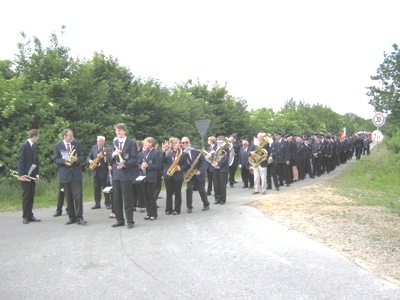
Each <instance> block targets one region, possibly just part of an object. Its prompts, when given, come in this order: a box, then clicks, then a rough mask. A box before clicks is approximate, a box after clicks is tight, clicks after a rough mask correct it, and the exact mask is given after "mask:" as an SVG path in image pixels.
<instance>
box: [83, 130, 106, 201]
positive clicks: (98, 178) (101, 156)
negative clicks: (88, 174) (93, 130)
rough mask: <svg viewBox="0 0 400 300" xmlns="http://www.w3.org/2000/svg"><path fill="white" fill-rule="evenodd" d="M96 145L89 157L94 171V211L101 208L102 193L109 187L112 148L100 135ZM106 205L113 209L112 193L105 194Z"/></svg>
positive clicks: (88, 159) (90, 165) (91, 168)
mask: <svg viewBox="0 0 400 300" xmlns="http://www.w3.org/2000/svg"><path fill="white" fill-rule="evenodd" d="M96 142H97V143H96V145H94V146H93V147H92V149H91V150H90V152H89V155H88V157H87V161H88V163H89V169H90V170H93V190H94V201H95V205H94V206H93V207H92V209H98V208H100V207H101V192H102V190H103V189H104V188H106V187H107V178H108V176H109V170H108V165H109V163H108V160H109V159H108V156H109V153H110V146H109V145H106V144H105V137H104V136H101V135H99V136H98V137H97V140H96ZM104 198H105V200H104V204H105V206H106V208H107V209H111V200H110V193H104Z"/></svg>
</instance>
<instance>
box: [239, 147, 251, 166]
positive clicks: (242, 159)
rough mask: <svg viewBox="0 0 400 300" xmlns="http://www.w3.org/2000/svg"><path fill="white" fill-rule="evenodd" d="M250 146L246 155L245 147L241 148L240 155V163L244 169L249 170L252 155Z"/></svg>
mask: <svg viewBox="0 0 400 300" xmlns="http://www.w3.org/2000/svg"><path fill="white" fill-rule="evenodd" d="M250 147H251V146H250V145H249V146H248V147H247V150H246V153H245V152H244V148H243V146H242V147H240V153H239V163H240V164H241V165H242V169H243V168H245V169H247V170H248V169H249V167H250V164H249V155H250Z"/></svg>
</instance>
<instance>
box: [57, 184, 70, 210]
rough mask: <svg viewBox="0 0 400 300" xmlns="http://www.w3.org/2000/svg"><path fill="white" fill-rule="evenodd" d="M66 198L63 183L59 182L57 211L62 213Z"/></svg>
mask: <svg viewBox="0 0 400 300" xmlns="http://www.w3.org/2000/svg"><path fill="white" fill-rule="evenodd" d="M64 198H65V193H64V188H63V185H62V184H61V183H60V184H58V197H57V212H59V213H62V208H63V206H64ZM67 209H68V207H67Z"/></svg>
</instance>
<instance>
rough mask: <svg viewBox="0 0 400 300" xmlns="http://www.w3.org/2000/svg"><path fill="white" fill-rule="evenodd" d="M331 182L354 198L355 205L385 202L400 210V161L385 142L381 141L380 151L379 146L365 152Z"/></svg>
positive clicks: (386, 205)
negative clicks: (387, 147) (366, 153)
mask: <svg viewBox="0 0 400 300" xmlns="http://www.w3.org/2000/svg"><path fill="white" fill-rule="evenodd" d="M378 154H379V155H378ZM331 184H332V187H333V188H334V191H335V193H337V194H340V195H343V196H346V197H348V198H350V199H352V200H353V201H355V205H360V206H362V205H369V206H383V207H386V208H387V209H388V210H389V211H390V212H392V213H397V214H400V162H398V161H397V162H396V159H395V155H394V154H393V153H392V152H390V151H388V150H387V149H386V147H385V145H384V144H381V145H379V153H378V152H377V149H376V147H375V148H373V149H372V151H371V154H370V155H369V156H366V155H363V156H361V159H360V160H359V161H357V162H356V163H355V164H354V165H353V166H352V167H351V168H347V169H346V170H344V171H343V172H342V173H340V175H339V176H335V177H334V178H333V179H332V181H331Z"/></svg>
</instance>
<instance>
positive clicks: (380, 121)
mask: <svg viewBox="0 0 400 300" xmlns="http://www.w3.org/2000/svg"><path fill="white" fill-rule="evenodd" d="M372 123H374V125H375V126H376V127H381V126H383V125H384V124H385V116H384V115H383V114H382V113H380V112H377V113H376V114H375V115H374V117H373V118H372Z"/></svg>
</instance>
